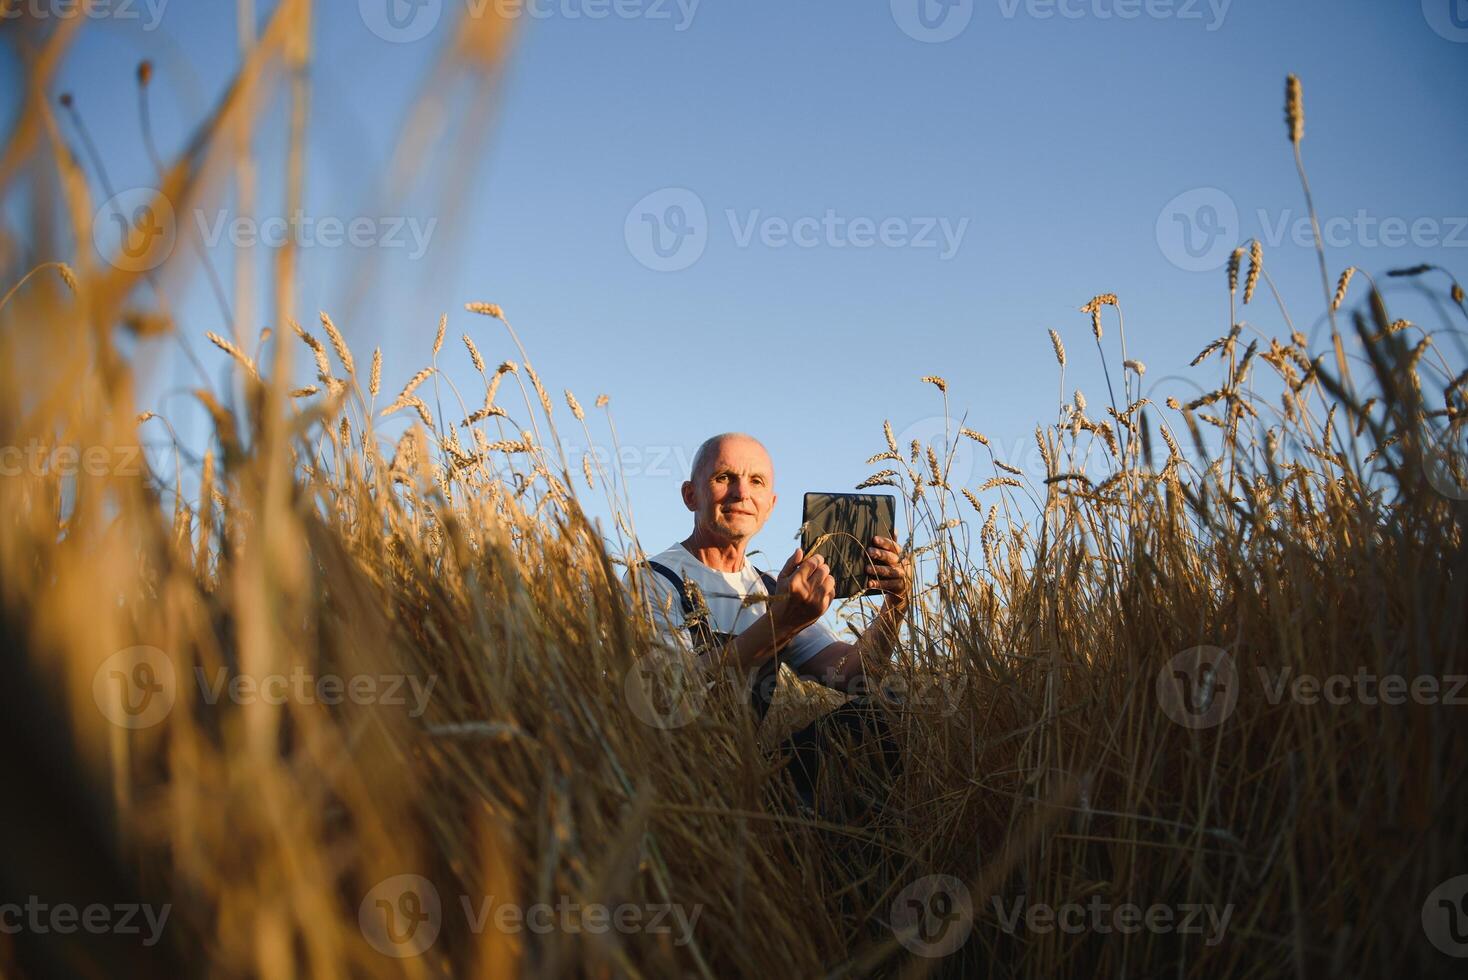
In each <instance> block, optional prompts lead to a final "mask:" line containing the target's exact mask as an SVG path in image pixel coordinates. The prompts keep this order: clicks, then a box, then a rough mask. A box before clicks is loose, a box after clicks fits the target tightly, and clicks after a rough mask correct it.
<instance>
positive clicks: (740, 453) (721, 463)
mask: <svg viewBox="0 0 1468 980" xmlns="http://www.w3.org/2000/svg"><path fill="white" fill-rule="evenodd" d="M772 468H773V463H772V462H771V460H770V454H769V453H768V452H767V451H766V450H765V447H764V446H761V445H760V444H759V443H757V442H755V441H754V440H753V439H725V440H724V441H723V442H721V443H719V451H718V452H716V453H715V454H714V459H713V470H714V471H715V472H718V471H721V470H762V471H764V472H769V471H770V469H772Z"/></svg>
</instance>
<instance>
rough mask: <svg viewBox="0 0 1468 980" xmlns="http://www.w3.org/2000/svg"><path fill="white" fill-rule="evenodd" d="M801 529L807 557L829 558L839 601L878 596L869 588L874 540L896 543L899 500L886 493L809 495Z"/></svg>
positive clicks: (801, 545) (803, 546)
mask: <svg viewBox="0 0 1468 980" xmlns="http://www.w3.org/2000/svg"><path fill="white" fill-rule="evenodd" d="M802 521H803V523H802V524H801V529H800V547H801V548H802V549H804V551H805V556H806V557H807V558H809V557H810V556H811V555H820V556H821V557H823V558H825V559H826V564H827V565H829V566H830V568H831V574H832V575H834V576H835V577H836V598H838V599H845V598H848V597H850V596H854V595H879V594H880V590H878V589H868V588H867V587H866V584H867V579H869V578H871V575H870V574H868V572H867V567H868V562H869V558H868V556H867V548H868V547H869V546H870V545H871V543H872V538H874V537H877V536H881V537H884V538H890V539H891V540H893V541H896V540H897V533H896V526H897V502H896V498H895V497H892V496H889V495H887V494H883V493H808V494H806V495H805V514H804V517H802Z"/></svg>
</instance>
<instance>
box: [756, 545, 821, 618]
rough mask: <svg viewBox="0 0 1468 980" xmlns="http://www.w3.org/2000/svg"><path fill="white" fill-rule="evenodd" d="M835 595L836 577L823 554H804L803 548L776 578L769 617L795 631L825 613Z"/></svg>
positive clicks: (786, 563)
mask: <svg viewBox="0 0 1468 980" xmlns="http://www.w3.org/2000/svg"><path fill="white" fill-rule="evenodd" d="M835 597H836V578H835V576H833V575H832V574H831V569H830V568H828V567H827V566H826V559H824V558H822V557H821V556H820V555H812V556H811V557H810V558H806V557H805V552H804V550H802V549H800V548H796V549H795V553H794V554H793V555H791V556H790V559H789V560H788V561H786V562H785V567H784V568H782V569H780V575H779V577H778V578H777V579H776V585H775V595H774V596H773V597H772V598H771V601H770V605H769V609H770V617H771V619H773V620H774V622H775V626H776V628H777V629H780V630H782V631H788V632H789V633H791V634H795V633H798V632H800V631H801V630H803V629H805V628H806V627H807V626H809V625H810V624H811V623H814V622H815V621H816V620H818V619H820V618H821V617H822V616H824V615H825V614H826V609H827V608H828V607H829V606H830V605H831V600H832V599H834V598H835Z"/></svg>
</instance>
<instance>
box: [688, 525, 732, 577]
mask: <svg viewBox="0 0 1468 980" xmlns="http://www.w3.org/2000/svg"><path fill="white" fill-rule="evenodd" d="M744 545H745V542H744V541H730V540H729V539H727V538H716V537H713V536H712V535H705V534H701V533H699V531H697V530H695V531H694V532H693V533H692V534H690V535H689V536H688V537H687V539H685V540H684V541H683V547H684V548H686V549H688V553H689V554H691V555H693V557H695V558H697V559H698V560H699V561H701V562H703V563H704V564H705V565H707V566H708V567H709V568H712V569H713V570H714V571H716V572H738V571H741V570H743V568H744Z"/></svg>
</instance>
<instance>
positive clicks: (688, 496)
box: [683, 480, 698, 511]
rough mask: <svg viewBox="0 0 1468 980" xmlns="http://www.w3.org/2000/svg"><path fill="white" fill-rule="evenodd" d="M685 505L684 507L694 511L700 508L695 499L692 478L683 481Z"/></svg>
mask: <svg viewBox="0 0 1468 980" xmlns="http://www.w3.org/2000/svg"><path fill="white" fill-rule="evenodd" d="M683 506H684V507H687V508H688V509H689V510H692V511H697V510H698V504H697V502H696V501H695V500H694V499H693V481H692V480H684V481H683Z"/></svg>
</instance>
